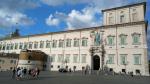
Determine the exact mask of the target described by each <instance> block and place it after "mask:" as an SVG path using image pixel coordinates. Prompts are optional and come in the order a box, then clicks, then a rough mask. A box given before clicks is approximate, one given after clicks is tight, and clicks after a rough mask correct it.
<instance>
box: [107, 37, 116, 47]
mask: <svg viewBox="0 0 150 84" xmlns="http://www.w3.org/2000/svg"><path fill="white" fill-rule="evenodd" d="M114 37H115V36H111V35H109V36H108V45H109V46H113V45H114Z"/></svg>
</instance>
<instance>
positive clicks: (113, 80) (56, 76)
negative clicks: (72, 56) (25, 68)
mask: <svg viewBox="0 0 150 84" xmlns="http://www.w3.org/2000/svg"><path fill="white" fill-rule="evenodd" d="M11 75H12V72H10V71H7V72H0V84H150V77H140V76H134V77H131V76H125V75H122V76H121V75H115V76H112V75H96V74H92V75H89V74H87V75H85V74H82V73H79V72H77V73H59V72H48V71H42V72H41V73H40V75H39V78H37V79H22V80H15V79H12V78H11Z"/></svg>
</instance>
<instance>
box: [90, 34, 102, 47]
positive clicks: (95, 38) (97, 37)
mask: <svg viewBox="0 0 150 84" xmlns="http://www.w3.org/2000/svg"><path fill="white" fill-rule="evenodd" d="M90 36H91V38H92V44H93V45H94V46H99V45H100V40H101V37H100V33H99V32H98V31H92V32H91V35H90Z"/></svg>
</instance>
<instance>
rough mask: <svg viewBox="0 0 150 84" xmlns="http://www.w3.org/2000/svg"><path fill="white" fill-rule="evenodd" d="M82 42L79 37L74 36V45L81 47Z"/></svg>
mask: <svg viewBox="0 0 150 84" xmlns="http://www.w3.org/2000/svg"><path fill="white" fill-rule="evenodd" d="M79 45H80V42H79V39H78V38H74V47H79Z"/></svg>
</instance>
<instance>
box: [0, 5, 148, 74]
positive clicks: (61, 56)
mask: <svg viewBox="0 0 150 84" xmlns="http://www.w3.org/2000/svg"><path fill="white" fill-rule="evenodd" d="M145 7H146V3H138V4H132V5H127V6H122V7H117V8H111V9H106V10H102V12H103V25H102V26H98V27H90V28H83V29H76V30H68V31H60V32H51V33H46V34H37V35H29V36H23V37H17V38H11V39H4V40H1V41H0V49H1V50H0V52H6V53H8V52H9V53H10V52H16V53H20V50H21V49H30V50H41V51H43V52H45V53H46V54H48V55H49V58H48V63H47V68H48V69H51V70H58V69H59V68H60V67H67V68H72V70H73V68H75V69H76V70H82V68H84V67H85V66H86V65H89V66H90V68H91V69H94V70H98V69H99V68H100V69H103V67H108V68H109V69H110V70H113V71H115V72H133V73H134V74H136V73H140V74H142V75H149V68H148V57H147V41H146V34H147V33H146V32H147V22H145V19H144V16H145V10H146V8H145ZM102 46H104V49H103V48H102ZM104 51H105V53H104V54H102V52H104ZM50 59H51V60H50Z"/></svg>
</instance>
